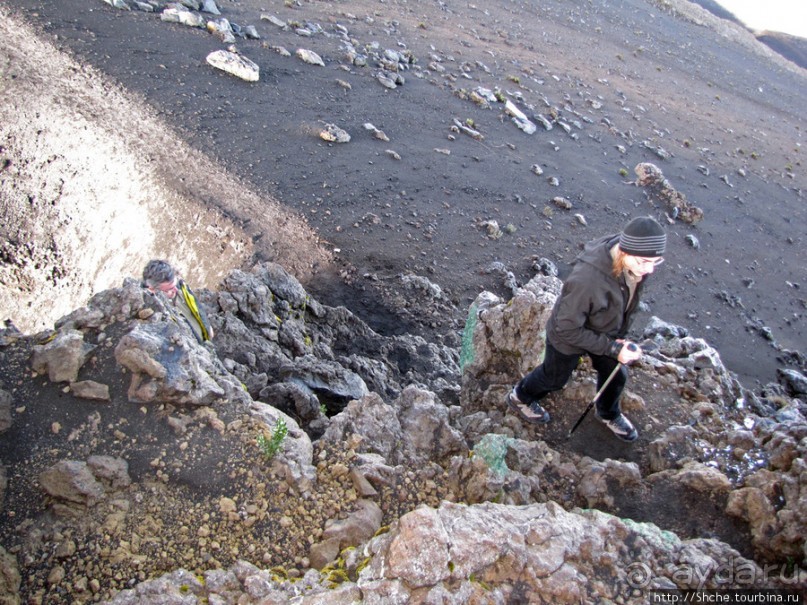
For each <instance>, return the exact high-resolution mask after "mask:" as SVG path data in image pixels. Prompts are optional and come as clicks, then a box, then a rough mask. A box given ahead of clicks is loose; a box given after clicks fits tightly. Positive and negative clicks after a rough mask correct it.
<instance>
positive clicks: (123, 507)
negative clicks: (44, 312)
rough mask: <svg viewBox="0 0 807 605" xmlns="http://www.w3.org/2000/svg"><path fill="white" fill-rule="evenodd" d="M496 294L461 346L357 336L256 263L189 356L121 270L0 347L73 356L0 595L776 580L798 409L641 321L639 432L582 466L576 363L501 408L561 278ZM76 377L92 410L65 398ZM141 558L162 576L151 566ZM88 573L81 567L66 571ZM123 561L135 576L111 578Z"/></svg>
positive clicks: (527, 364)
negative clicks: (512, 407) (57, 350)
mask: <svg viewBox="0 0 807 605" xmlns="http://www.w3.org/2000/svg"><path fill="white" fill-rule="evenodd" d="M513 287H514V294H513V298H512V299H511V300H509V301H505V300H502V299H500V298H498V297H496V296H494V295H492V294H490V293H483V294H481V295H480V296H479V297H478V298H477V300H476V301H475V303H474V305H473V306H472V308H471V311H470V313H469V318H468V322H467V326H466V331H465V334H464V337H463V351H462V352H461V355H460V352H459V351H453V350H451V349H450V348H448V347H447V346H445V345H435V344H433V343H426V342H425V341H423V340H422V339H419V338H416V337H411V336H401V337H383V336H380V335H378V334H376V333H375V332H373V331H372V330H371V329H370V328H369V327H368V326H367V325H366V324H364V323H363V322H361V321H360V320H359V319H358V318H356V317H355V316H353V315H352V314H351V313H349V312H348V311H347V310H346V309H344V308H331V307H327V306H325V305H321V304H320V303H318V302H317V301H316V300H314V299H312V298H311V297H310V296H309V295H308V294H307V292H306V291H305V289H304V288H303V287H302V286H301V285H300V284H299V282H297V280H296V279H294V278H293V277H292V276H290V275H289V274H288V273H287V272H285V270H283V269H282V268H281V267H280V266H278V265H275V264H271V263H267V264H262V265H259V266H257V267H256V268H255V269H254V270H253V271H251V272H243V271H235V272H233V273H231V274H230V275H229V276H228V278H227V279H226V280H225V282H224V283H223V285H222V289H221V290H220V291H219V292H206V291H202V292H200V299H201V300H202V302H203V304H204V305H205V307H206V311H207V312H208V315H209V317H210V319H211V322H212V324H213V326H214V329H215V332H216V338H215V340H214V342H213V343H212V344H207V345H205V346H202V345H199V344H198V343H197V342H196V340H195V339H194V337H193V336H192V334H191V332H190V331H189V330H188V329H187V328H186V326H184V324H183V323H182V320H181V318H180V317H178V316H177V315H176V314H175V313H174V312H173V309H172V307H171V306H170V304H169V303H168V302H167V301H165V300H164V299H162V297H161V296H152V295H150V294H145V293H144V292H143V290H142V289H141V288H140V287H139V286H138V285H137V284H136V282H134V281H133V280H126V281H125V282H124V284H123V286H122V287H121V288H119V289H115V290H110V291H106V292H103V293H99V294H98V295H96V296H94V297H93V298H92V299H91V300H90V301H89V303H88V305H87V306H86V307H84V308H81V309H78V310H76V311H75V312H73V313H71V314H70V315H69V316H66V317H65V318H63V319H62V320H60V321H59V322H58V323H57V325H56V329H55V330H54V331H53V332H52V333H46V334H40V335H37V336H35V337H27V336H23V335H18V334H14V335H10V334H5V333H4V334H2V335H0V336H3V338H4V340H3V342H4V343H5V346H4V347H3V348H2V349H0V353H2V355H3V357H4V358H5V360H6V362H7V364H6V366H7V367H12V366H14V365H15V364H17V363H19V361H18V360H22V361H24V362H30V363H33V360H34V359H36V360H37V363H40V360H41V359H43V349H42V347H43V346H45V347H46V346H47V345H48V344H50V343H63V342H75V343H79V344H81V343H84V344H81V346H78V347H73V348H71V349H70V350H75V351H82V350H84V349H85V348H86V349H87V350H89V351H90V356H89V357H87V358H86V359H83V360H81V362H80V363H78V362H76V363H75V364H74V365H75V366H76V367H77V371H76V372H75V374H74V373H73V372H72V370H71V376H70V377H69V379H62V375H60V374H55V375H53V376H52V377H51V378H52V379H53V381H54V383H55V384H56V385H57V389H58V392H59V393H61V394H62V395H68V394H69V396H71V397H73V400H72V401H71V402H70V403H69V405H70V406H81V405H84V406H88V407H86V408H81V409H84V410H87V413H88V416H87V420H86V422H84V423H82V424H80V425H74V426H71V427H70V430H69V431H68V432H66V434H65V432H64V431H63V428H64V427H63V425H62V423H63V422H64V423H67V417H65V419H62V421H58V419H57V418H44V419H38V420H39V421H41V422H42V423H43V424H44V426H45V427H48V426H49V428H50V434H51V436H52V437H51V439H52V444H51V445H50V446H49V447H48V448H45V449H46V450H47V451H48V452H53V454H54V456H55V459H53V460H52V461H50V462H49V463H48V464H43V463H44V460H46V457H44V456H42V455H41V454H40V455H39V456H31V457H29V460H30V461H31V464H33V465H34V468H37V469H38V470H37V474H36V477H37V478H38V482H37V485H36V486H32V487H34V489H35V490H38V491H36V492H33V493H32V495H31V496H29V497H30V498H32V499H33V500H34V501H38V502H40V503H41V506H42V508H43V510H47V511H48V512H47V514H46V515H44V516H42V517H36V516H32V517H30V518H27V519H20V520H18V521H17V523H20V524H19V527H21V528H26V529H30V528H33V531H31V532H29V534H27V535H28V537H26V538H25V539H24V540H22V539H20V540H18V541H17V542H16V543H14V550H13V553H11V552H5V553H0V554H2V555H3V557H2V561H3V567H2V574H3V575H2V578H3V581H4V582H5V587H6V588H5V590H6V591H7V593H8V595H9V597H8V599H11V600H10V601H9V602H15V601H14V600H13V599H14V598H19V596H20V595H21V594H24V595H26V598H27V596H28V595H30V594H31V588H30V586H29V584H26V583H25V582H26V581H27V580H23V579H20V580H17V579H16V578H17V576H15V570H17V574H18V576H20V577H21V578H27V577H28V576H27V574H29V572H30V573H33V574H34V575H33V576H32V577H35V578H39V579H38V580H37V581H40V582H42V583H43V584H42V585H43V586H44V585H47V586H48V587H50V588H48V589H47V590H52V591H59V590H63V589H64V587H65V586H67V585H69V586H70V587H71V588H70V590H73V591H75V592H76V594H83V595H85V596H86V595H87V594H89V593H93V594H95V595H98V596H99V597H100V596H103V598H109V599H111V600H109V601H108V602H110V603H127V604H128V603H131V604H134V603H149V602H153V599H154V598H155V595H160V598H161V599H163V600H166V599H167V600H169V601H171V600H176V601H177V602H185V601H188V602H201V601H204V600H206V601H207V602H211V603H212V602H244V603H250V602H261V603H286V602H295V603H312V604H313V603H326V602H327V603H341V602H344V603H363V602H366V603H371V602H381V601H383V602H402V603H404V602H406V603H431V602H436V601H440V602H447V603H465V602H468V601H473V600H474V599H478V600H483V601H485V602H488V601H490V600H491V599H492V600H494V601H502V602H505V601H508V600H509V601H512V600H516V601H518V600H523V599H525V598H527V597H526V596H525V595H530V597H529V598H530V599H534V600H538V601H541V600H543V601H545V602H553V603H567V602H568V603H578V602H581V601H583V602H594V601H598V600H618V599H622V601H623V602H626V603H634V602H635V603H640V602H644V599H645V597H646V591H647V590H650V589H673V588H695V587H697V588H720V587H722V588H725V587H732V588H738V587H741V588H752V587H779V586H784V587H788V586H790V585H792V584H788V583H787V582H788V580H789V576H788V575H787V573H786V569H785V567H783V565H786V563H787V560H790V561H802V560H803V559H804V548H805V539H804V536H805V535H807V527H805V524H804V521H803V520H804V519H805V518H807V517H805V512H807V511H806V510H805V508H806V507H807V502H805V499H804V498H803V497H802V493H801V492H802V491H803V490H801V484H802V483H803V481H802V476H803V474H804V472H805V470H804V455H805V451H804V441H805V437H807V422H806V421H805V420H804V416H803V413H802V410H803V407H804V405H803V403H802V402H801V401H800V400H798V399H792V398H787V397H786V396H785V395H782V390H780V389H774V388H773V387H770V389H769V391H770V392H775V393H776V396H775V397H766V396H764V394H763V395H761V396H760V395H753V394H750V393H748V392H747V391H745V390H743V389H742V388H741V387H740V386H739V384H738V383H737V381H736V380H734V379H733V377H732V376H731V375H730V373H729V372H727V371H726V369H725V367H724V366H723V364H722V362H721V360H720V356H719V354H718V353H717V351H715V350H714V349H713V348H712V347H711V346H710V345H709V344H708V343H707V342H706V341H704V340H702V339H698V338H694V337H692V336H689V335H688V334H686V332H685V331H683V330H681V329H680V328H678V327H676V326H671V325H669V324H666V323H664V322H663V321H661V320H659V319H657V318H654V319H653V320H652V321H651V322H650V323H649V324H648V326H647V328H646V329H645V331H644V333H643V334H642V337H643V338H644V340H642V341H641V344H642V347H643V349H644V351H645V355H644V357H643V359H642V361H641V363H639V364H636V365H635V367H633V368H632V370H631V382H630V383H629V388H628V390H627V391H626V392H625V394H624V398H623V408H624V409H625V411H626V413H628V414H630V415H631V416H632V417H633V418H634V419H635V420H636V421H637V424H638V425H639V426H640V427H641V431H642V435H643V437H642V439H640V441H639V442H637V443H636V444H634V446H633V448H632V449H630V450H624V449H623V450H618V449H614V448H612V449H610V450H609V449H608V447H609V446H606V445H602V446H600V445H598V444H597V442H598V441H603V435H601V434H600V435H599V436H598V435H597V434H596V432H589V433H584V435H587V436H586V437H584V439H585V440H587V441H586V443H585V444H584V447H583V448H582V451H588V452H590V453H588V454H583V453H580V451H581V444H580V443H577V444H575V443H572V442H570V441H569V436H568V434H567V431H568V426H569V424H570V423H571V421H572V420H574V416H576V415H577V413H578V412H579V410H581V409H582V408H583V407H584V406H585V405H586V403H587V402H588V401H590V399H591V397H592V396H593V394H594V389H595V385H594V379H593V376H592V370H591V368H590V367H589V366H588V365H587V364H585V363H583V364H581V366H580V368H579V370H578V373H577V375H576V377H575V379H574V380H573V381H572V382H571V383H570V384H569V385H568V386H567V387H566V388H565V389H564V390H563V391H562V392H560V393H557V394H553V395H552V396H550V399H549V402H548V406H550V407H551V409H552V411H553V422H552V423H551V424H550V425H547V426H546V427H545V428H543V429H541V431H540V432H537V431H536V429H534V428H533V427H530V426H527V425H525V424H523V423H522V422H521V421H520V420H519V418H518V417H517V416H515V415H513V414H509V413H507V411H506V408H505V407H504V406H503V404H502V400H503V396H504V394H505V393H506V392H507V390H509V388H510V387H511V385H512V384H513V382H514V381H515V380H517V378H518V377H519V376H520V375H522V374H523V373H525V372H527V371H529V369H530V368H531V367H532V366H533V365H535V364H536V363H538V362H539V360H540V357H541V352H542V349H543V346H544V336H543V326H544V324H545V321H546V318H547V317H548V315H549V312H550V310H551V308H552V305H553V304H554V301H555V299H556V297H557V295H558V292H559V287H560V282H559V281H558V280H557V278H554V277H546V276H541V277H536V278H535V279H533V280H532V281H531V282H530V283H528V284H526V285H525V286H524V287H518V286H516V285H515V284H514V285H513ZM6 336H9V337H8V338H6ZM11 336H13V337H11ZM43 340H46V341H47V342H43ZM81 357H82V355H80V354H78V355H75V356H73V359H74V360H80V358H81ZM460 357H461V358H462V364H463V371H462V376H461V378H460V376H459V360H460ZM44 358H45V359H47V358H48V357H47V354H45V355H44ZM54 359H55V358H54ZM54 365H55V363H54ZM41 367H42V372H43V373H46V372H47V370H46V369H45V367H46V366H45V365H42V366H41ZM47 367H50V363H48V364H47ZM100 368H108V370H107V371H106V374H105V381H104V382H103V383H102V382H101V381H100V380H97V379H98V378H100V376H99V375H97V374H96V373H97V372H99V371H100ZM110 370H111V371H110ZM48 375H49V377H50V374H49V372H48ZM76 378H81V380H76ZM121 378H123V380H121ZM65 381H66V382H68V383H69V384H70V387H69V388H65V387H64V386H62V384H63V382H65ZM452 382H453V383H454V384H456V383H457V382H461V389H460V390H459V392H458V387H456V386H454V387H452V386H451V385H452ZM83 383H95V384H99V385H102V386H106V387H107V392H108V393H109V399H108V401H107V402H105V403H104V404H103V405H100V406H99V404H98V403H97V402H94V401H93V400H88V399H83V398H81V397H80V396H79V395H80V392H81V390H82V388H83V386H80V385H82V384H83ZM45 385H47V381H46V382H45ZM25 392H27V391H25ZM23 396H29V395H23V391H18V390H17V389H16V388H15V389H12V390H11V391H9V392H5V395H3V396H2V397H0V406H1V407H0V412H2V417H3V418H6V420H5V421H3V424H2V426H5V427H7V431H6V432H7V434H8V433H9V432H10V433H14V434H15V435H16V433H15V431H17V432H20V434H23V433H24V431H25V430H26V427H27V423H30V422H32V421H34V418H33V417H32V416H29V417H27V422H26V423H19V422H16V415H17V414H25V413H26V409H27V407H28V405H41V404H37V403H36V402H33V401H32V402H30V403H26V402H25V401H19V402H18V401H16V400H15V399H16V398H19V397H23ZM80 402H82V403H80ZM747 402H748V403H747ZM60 405H61V404H59V403H58V402H55V403H54V402H52V401H48V403H47V406H49V407H47V408H46V409H48V410H50V412H49V413H50V414H52V415H53V414H58V410H59V409H60ZM65 409H68V408H65ZM3 410H5V412H3ZM761 413H762V414H761ZM119 416H125V418H123V419H122V420H115V421H114V422H113V419H115V418H116V417H119ZM570 416H571V418H570ZM657 416H663V418H664V420H663V421H662V420H660V419H659V418H657ZM672 420H676V421H677V422H671V421H672ZM595 422H596V421H595V420H594V419H592V420H590V425H589V428H585V426H586V425H584V427H583V428H581V431H586V430H588V431H595V429H596V424H595ZM48 423H50V424H48ZM591 425H593V426H591ZM281 429H282V430H281ZM105 431H106V432H105ZM42 432H43V431H41V430H40V431H39V433H38V434H40V435H41V434H42ZM155 434H159V435H160V438H159V439H155V438H154V437H153V435H155ZM62 435H64V436H62ZM278 435H279V437H277V436H278ZM276 437H277V441H276V442H274V445H273V446H272V447H271V448H267V447H264V446H265V445H266V444H267V443H269V442H272V441H273V440H274V439H275V438H276ZM260 443H263V444H264V446H261V445H260ZM71 444H72V445H71ZM594 446H597V447H599V448H600V449H599V452H600V453H599V454H597V455H594V452H596V451H598V450H597V447H594ZM71 448H72V450H71ZM592 448H593V449H592ZM602 448H605V449H602ZM64 451H73V452H75V453H76V454H77V455H73V456H70V455H65V454H64ZM79 452H83V454H82V455H78V454H79ZM112 452H119V454H118V453H114V454H113V453H112ZM602 452H613V455H603V453H602ZM23 456H24V455H23ZM37 465H39V467H37ZM11 476H12V478H13V481H12V485H11V486H10V487H9V489H8V490H6V492H9V490H12V492H13V493H11V495H10V496H8V495H7V499H8V498H10V501H11V502H12V504H13V506H14V507H15V508H17V509H19V508H20V506H21V500H20V496H19V494H18V492H19V490H20V489H21V487H20V486H19V485H18V484H17V479H16V477H17V475H16V470H15V471H14V474H12V475H11ZM199 495H201V498H199ZM190 502H192V504H189V503H190ZM581 508H586V509H589V510H585V511H583V510H581ZM682 515H683V517H682ZM631 519H636V521H633V520H631ZM53 520H55V525H54V524H53ZM98 527H101V528H102V529H101V530H100V534H99V533H98V530H97V528H98ZM191 528H193V529H191ZM676 532H678V533H676ZM706 532H709V535H712V536H713V537H712V538H710V539H703V538H701V537H700V535H702V534H704V533H706ZM679 534H680V535H679ZM65 535H69V536H71V538H70V540H69V541H68V542H64V544H65V545H66V546H63V547H62V546H59V547H57V545H60V544H62V543H63V538H64V536H65ZM98 536H101V538H100V540H101V541H102V543H103V544H109V545H110V547H109V548H107V547H102V546H98V547H97V548H96V546H94V545H95V544H97V542H96V541H97V540H98V539H99V537H98ZM265 536H271V539H270V540H269V543H268V544H267V541H266V538H265ZM83 541H86V542H87V543H88V544H90V545H91V546H90V547H89V548H90V551H86V550H82V549H81V548H78V545H79V544H81V543H83ZM70 545H72V546H70ZM92 549H95V550H92ZM84 552H94V553H96V554H95V555H93V556H92V557H90V558H81V559H79V558H80V557H85V556H86V555H82V554H81V553H84ZM154 552H159V553H165V557H169V558H171V559H172V560H175V561H177V562H178V563H179V565H177V567H180V569H177V570H175V571H172V572H170V573H168V574H167V575H164V576H162V577H159V578H155V577H154V576H156V575H159V573H161V572H162V571H163V570H164V567H161V566H162V565H163V563H160V559H159V557H158V558H157V559H155V558H154V557H152V556H150V553H154ZM15 554H16V557H15ZM40 560H41V561H46V563H43V564H42V565H41V566H39V567H38V568H37V569H38V570H41V571H32V568H31V564H32V562H33V561H40ZM182 561H192V562H193V565H188V567H189V568H194V569H198V568H204V569H208V570H209V571H206V572H204V573H203V574H201V576H197V575H196V574H195V573H191V572H190V571H185V570H184V569H182V566H183V565H184V564H182V563H181V562H182ZM278 561H280V562H282V564H277V562H278ZM90 564H92V565H93V566H96V567H94V569H96V570H97V571H98V572H99V578H100V579H98V578H93V579H90V578H88V577H87V576H80V577H77V576H74V575H71V574H73V572H72V571H71V570H72V569H75V568H78V567H80V566H83V568H86V566H87V565H90ZM122 565H123V566H131V567H125V569H126V570H127V572H126V573H127V574H128V573H136V572H135V570H136V569H140V570H149V572H148V575H146V572H145V571H144V580H146V581H143V582H141V583H139V584H138V585H137V586H135V587H133V588H132V587H131V586H123V585H120V584H115V580H114V577H115V574H116V573H119V570H120V569H121V566H122ZM765 566H768V569H769V570H770V569H774V570H775V571H774V572H766V571H765ZM799 569H800V568H799ZM740 570H742V571H743V574H740V573H739V572H740ZM727 572H731V573H730V574H729V575H730V577H731V580H729V581H728V584H727V583H726V580H725V578H726V577H727V576H726V573H727ZM37 574H38V575H37ZM148 578H151V579H148ZM738 578H739V579H738ZM799 578H800V576H798V575H797V576H796V580H795V581H796V582H799V581H800V579H799ZM113 587H114V588H113ZM116 590H117V591H120V592H119V594H117V596H113V593H114V592H115V591H116ZM626 595H628V596H626Z"/></svg>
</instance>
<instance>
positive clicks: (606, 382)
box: [566, 343, 637, 439]
mask: <svg viewBox="0 0 807 605" xmlns="http://www.w3.org/2000/svg"><path fill="white" fill-rule="evenodd" d="M636 348H637V347H636V345H635V344H633V343H630V344H629V345H628V349H630V350H631V351H635V350H636ZM622 365H623V364H621V363H618V364H616V367H615V368H614V369H613V371H612V372H611V374H610V375H609V376H608V378H606V379H605V382H604V383H603V384H602V386H601V387H600V390H599V391H597V393H596V394H595V395H594V399H592V400H591V402H590V403H589V404H588V405H587V406H586V409H585V410H583V413H582V414H581V415H580V418H578V419H577V422H575V423H574V426H573V427H572V430H571V431H569V435H568V436H567V437H566V438H567V439H569V437H571V436H572V433H574V432H575V431H576V430H577V427H578V426H580V423H581V422H583V419H584V418H585V417H586V416H588V413H589V412H590V411H591V408H593V407H594V404H595V403H597V400H598V399H599V398H600V395H602V393H603V391H605V389H607V388H608V385H609V384H611V381H612V380H613V379H614V376H616V373H617V372H619V370H620V369H622Z"/></svg>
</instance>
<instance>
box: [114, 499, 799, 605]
mask: <svg viewBox="0 0 807 605" xmlns="http://www.w3.org/2000/svg"><path fill="white" fill-rule="evenodd" d="M344 565H345V568H344V571H343V574H342V576H341V577H342V580H343V581H342V582H340V583H339V584H338V585H331V586H323V585H322V584H320V583H319V582H318V581H317V579H318V576H317V575H315V574H307V575H306V576H305V578H303V581H302V582H299V583H296V584H291V583H288V582H284V581H282V580H280V579H279V578H277V576H276V575H274V576H273V574H272V572H271V571H262V570H260V569H257V568H255V567H252V566H249V565H246V564H244V563H239V564H238V565H236V566H234V567H233V568H232V569H230V570H228V571H227V572H226V574H227V576H228V577H229V578H230V582H229V583H228V584H227V585H226V588H227V589H229V590H230V591H235V592H238V593H240V594H243V595H249V596H248V598H249V599H263V600H262V601H261V602H262V603H281V602H284V599H285V602H294V603H299V604H300V605H313V604H315V603H325V602H327V603H380V602H384V603H413V604H414V603H435V602H440V603H456V604H457V605H459V604H461V603H469V602H476V601H479V602H485V603H498V602H503V603H504V602H536V603H569V604H572V603H581V602H585V603H593V602H602V601H606V600H607V601H615V602H616V601H617V600H618V601H619V602H623V603H636V604H639V603H646V602H647V598H648V596H647V595H648V592H647V591H649V590H664V589H686V588H697V589H710V588H725V587H726V584H727V580H726V578H737V577H741V576H742V577H743V578H745V580H743V581H741V582H739V584H742V585H743V586H744V587H745V588H755V587H759V586H761V585H767V586H770V585H778V586H787V584H786V583H784V582H777V581H773V582H772V583H771V582H770V581H769V580H767V579H766V578H765V573H764V572H763V570H762V569H761V568H760V567H759V566H757V565H756V564H755V563H754V562H753V561H750V560H748V559H745V558H743V557H741V556H740V555H739V553H737V552H736V551H735V550H733V549H731V548H730V547H728V546H726V545H725V544H722V543H720V542H717V541H714V540H704V539H696V540H680V539H679V538H677V537H676V536H675V535H673V534H670V533H668V532H663V531H660V530H659V529H658V528H657V527H655V526H653V525H648V524H637V523H631V522H629V521H623V520H620V519H618V518H616V517H612V516H610V515H607V514H604V513H601V512H598V511H587V512H582V511H571V512H568V511H565V510H563V508H561V507H560V506H558V505H557V504H554V503H548V504H532V505H529V506H521V507H513V506H507V505H501V504H493V503H485V504H478V505H473V506H468V505H463V504H453V503H449V502H446V503H443V504H442V505H441V506H440V507H439V508H436V509H435V508H425V507H424V508H420V509H418V510H416V511H413V512H411V513H409V514H407V515H404V516H403V517H401V519H400V520H399V521H398V522H396V523H395V524H394V525H393V527H391V528H390V530H389V531H388V532H386V533H384V534H382V535H380V536H378V537H376V538H373V539H372V540H370V541H369V542H368V543H367V545H366V546H365V547H364V548H363V549H361V550H358V549H357V550H352V551H349V552H348V553H347V555H346V559H345V561H344ZM221 574H222V572H218V571H215V572H208V573H207V574H205V577H204V581H202V580H201V579H195V578H193V577H192V576H191V574H190V573H189V572H185V571H177V572H174V573H172V574H171V575H169V576H166V577H164V578H162V579H160V580H156V581H153V582H149V583H146V584H142V585H140V586H138V587H137V588H136V589H134V590H127V591H124V592H122V593H121V594H120V595H118V596H117V597H115V598H114V599H112V600H111V601H109V603H110V605H140V604H143V605H145V604H146V603H148V602H149V599H150V598H151V595H155V594H161V595H164V596H165V598H172V597H173V598H179V597H180V596H181V595H182V594H183V593H184V594H185V595H189V594H192V595H193V597H194V599H195V601H193V602H199V600H202V599H207V600H208V601H209V602H220V601H223V600H224V598H226V596H227V593H224V588H225V587H224V586H223V585H222V583H221V582H220V581H215V580H217V579H218V578H219V577H221ZM211 579H212V580H214V581H211ZM730 582H731V584H732V585H733V586H736V585H738V583H737V582H735V581H734V580H731V581H730ZM183 587H184V588H183ZM257 587H260V589H259V590H257ZM229 594H232V592H230V593H229ZM292 599H293V600H292ZM247 602H254V601H247Z"/></svg>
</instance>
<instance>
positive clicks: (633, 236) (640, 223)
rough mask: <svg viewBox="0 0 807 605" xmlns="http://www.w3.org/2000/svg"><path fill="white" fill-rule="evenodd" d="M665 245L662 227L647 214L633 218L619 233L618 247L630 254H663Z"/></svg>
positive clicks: (665, 237) (665, 239)
mask: <svg viewBox="0 0 807 605" xmlns="http://www.w3.org/2000/svg"><path fill="white" fill-rule="evenodd" d="M666 247H667V234H666V233H665V232H664V227H662V226H661V225H659V223H658V221H656V219H654V218H651V217H649V216H642V217H639V218H635V219H633V220H632V221H631V222H629V223H628V224H627V225H625V228H624V229H622V233H620V234H619V248H620V249H621V250H622V252H624V253H625V254H630V255H631V256H645V257H653V256H664V250H665V249H666Z"/></svg>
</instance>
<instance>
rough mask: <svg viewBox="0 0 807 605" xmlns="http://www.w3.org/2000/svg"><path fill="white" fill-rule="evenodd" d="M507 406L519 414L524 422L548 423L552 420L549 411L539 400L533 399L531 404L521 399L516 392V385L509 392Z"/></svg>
mask: <svg viewBox="0 0 807 605" xmlns="http://www.w3.org/2000/svg"><path fill="white" fill-rule="evenodd" d="M507 407H508V408H510V409H511V410H512V411H513V412H515V413H516V414H518V416H519V418H521V419H522V420H523V421H524V422H529V423H530V424H546V423H547V422H549V421H550V417H549V412H547V411H546V410H545V409H544V408H543V407H541V405H540V404H539V403H538V402H537V401H533V402H532V403H530V404H529V405H528V404H526V403H524V402H523V401H521V399H519V397H518V393H516V387H513V390H512V391H510V392H509V393H508V394H507Z"/></svg>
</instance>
